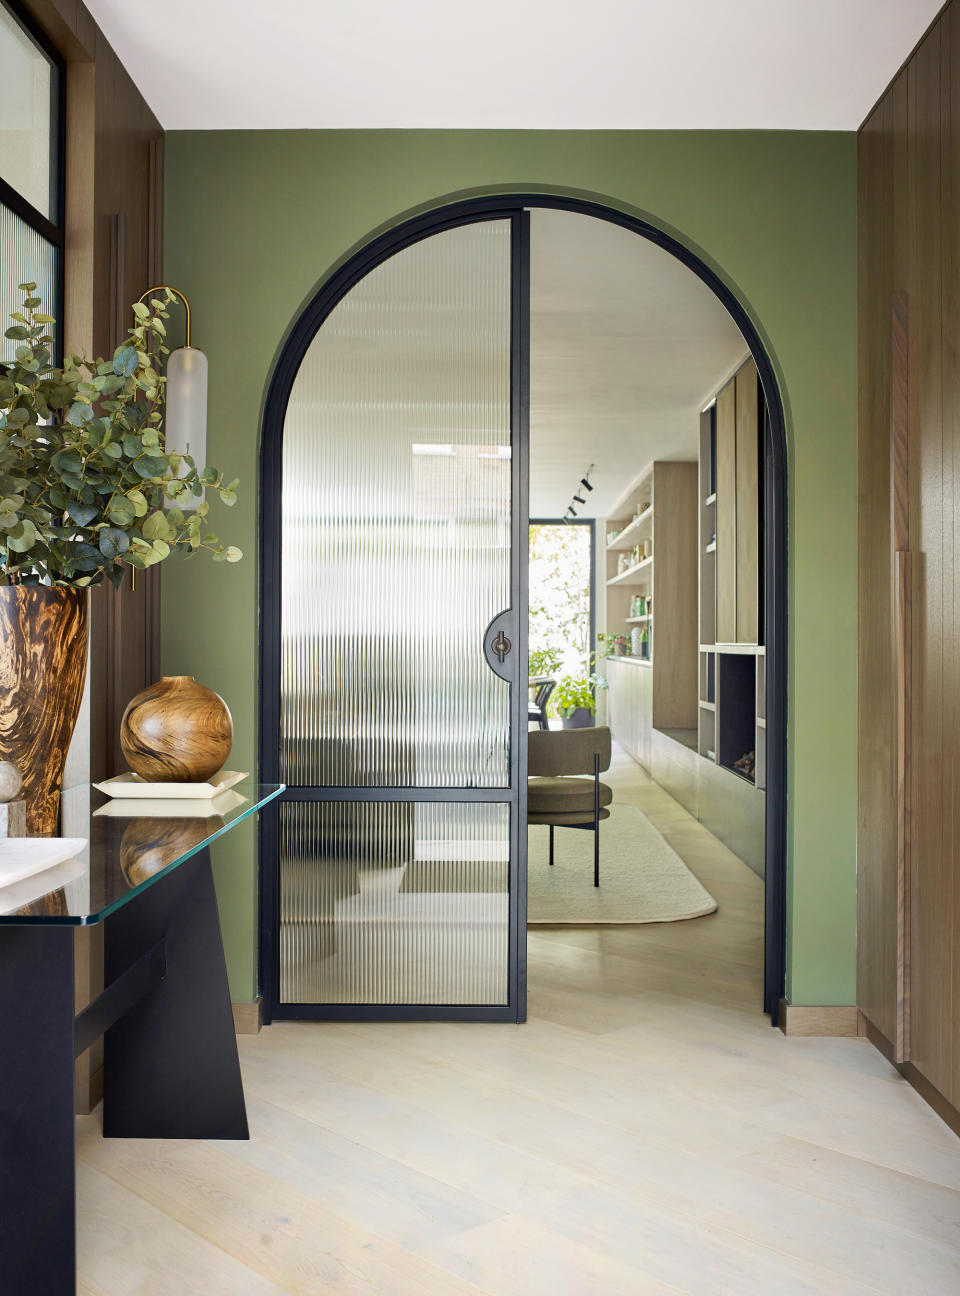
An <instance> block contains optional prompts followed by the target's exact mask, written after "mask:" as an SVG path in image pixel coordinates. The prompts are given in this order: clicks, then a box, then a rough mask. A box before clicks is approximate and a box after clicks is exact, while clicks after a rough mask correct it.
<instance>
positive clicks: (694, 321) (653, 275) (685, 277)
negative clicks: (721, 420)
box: [530, 208, 747, 517]
mask: <svg viewBox="0 0 960 1296" xmlns="http://www.w3.org/2000/svg"><path fill="white" fill-rule="evenodd" d="M746 354H747V347H746V343H745V342H744V340H743V338H742V336H741V334H740V332H739V330H738V329H737V327H736V325H735V324H734V323H733V321H732V320H731V319H730V316H729V315H728V314H727V312H726V310H725V309H724V308H723V306H721V304H720V302H719V301H718V300H717V298H716V297H715V296H714V295H713V293H712V292H711V291H710V289H709V288H707V287H706V286H705V285H704V284H703V283H702V282H701V281H700V280H699V279H698V278H697V277H696V275H695V274H694V273H693V272H692V271H691V270H688V269H687V267H686V266H684V265H683V264H681V262H679V261H678V260H677V259H676V258H675V257H673V256H671V255H670V254H669V253H668V252H664V251H663V250H662V249H661V248H658V247H657V246H656V245H655V244H654V243H651V242H649V241H648V240H647V239H644V238H640V237H639V236H638V235H636V234H634V233H633V232H632V231H631V230H626V229H623V228H622V227H620V226H618V225H613V224H611V223H610V222H609V221H605V220H598V219H596V218H594V217H590V216H581V215H577V214H575V213H572V212H565V211H552V210H549V209H543V208H541V209H534V210H533V211H532V213H531V217H530V513H531V516H532V517H560V516H562V515H563V513H565V512H566V509H567V505H568V504H569V503H570V499H571V496H572V495H573V492H574V489H575V488H576V486H577V483H578V481H579V479H580V477H581V475H582V474H583V472H584V471H585V470H586V469H587V468H588V467H589V465H590V464H591V463H592V464H594V465H595V467H594V470H593V472H592V474H591V480H592V481H593V483H594V486H595V489H594V490H593V491H592V492H589V493H588V492H584V491H581V492H580V493H581V494H582V495H584V496H585V498H586V501H587V503H586V505H585V506H579V505H577V506H575V507H578V508H579V509H580V513H579V516H581V517H605V516H606V515H607V513H608V512H609V509H610V506H611V505H612V504H613V503H614V502H615V500H616V499H617V498H618V496H619V495H620V494H621V493H622V492H623V491H624V490H625V488H626V487H627V486H628V485H629V484H630V482H631V480H632V479H633V478H634V477H635V476H636V475H637V473H638V472H639V471H640V469H641V468H643V467H644V466H645V465H646V464H647V463H649V462H650V460H652V459H655V458H659V459H695V458H696V457H697V448H698V440H699V418H698V416H699V412H700V410H701V409H702V408H703V406H704V404H705V403H706V401H707V400H708V399H709V397H710V396H712V395H713V393H714V392H715V391H716V389H717V387H718V386H719V385H720V384H721V383H722V382H723V380H724V379H725V378H726V377H727V376H728V375H729V374H730V373H732V371H733V370H734V369H735V368H736V366H737V365H738V363H739V362H740V361H741V360H742V359H743V358H744V357H745V356H746Z"/></svg>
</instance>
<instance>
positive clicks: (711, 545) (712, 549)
mask: <svg viewBox="0 0 960 1296" xmlns="http://www.w3.org/2000/svg"><path fill="white" fill-rule="evenodd" d="M703 552H704V553H716V552H717V542H716V540H711V541H710V543H709V544H708V545H707V547H706V549H704V551H703Z"/></svg>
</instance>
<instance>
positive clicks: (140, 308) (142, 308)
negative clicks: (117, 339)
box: [133, 302, 150, 319]
mask: <svg viewBox="0 0 960 1296" xmlns="http://www.w3.org/2000/svg"><path fill="white" fill-rule="evenodd" d="M133 313H134V315H136V317H137V319H149V318H150V311H149V310H148V308H147V306H146V305H145V304H144V303H143V302H134V303H133Z"/></svg>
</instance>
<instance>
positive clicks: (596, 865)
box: [593, 819, 600, 887]
mask: <svg viewBox="0 0 960 1296" xmlns="http://www.w3.org/2000/svg"><path fill="white" fill-rule="evenodd" d="M593 885H594V886H595V887H598V886H599V885H600V820H599V819H598V820H597V821H596V823H595V824H594V825H593Z"/></svg>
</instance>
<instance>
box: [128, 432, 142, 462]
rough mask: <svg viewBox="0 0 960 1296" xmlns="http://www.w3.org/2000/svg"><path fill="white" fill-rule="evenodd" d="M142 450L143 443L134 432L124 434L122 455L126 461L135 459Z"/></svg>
mask: <svg viewBox="0 0 960 1296" xmlns="http://www.w3.org/2000/svg"><path fill="white" fill-rule="evenodd" d="M142 449H143V443H142V442H141V440H140V438H139V437H138V436H137V435H136V433H134V432H124V434H123V453H124V454H125V455H126V456H127V458H128V459H136V457H137V455H138V454H139V453H140V451H141V450H142Z"/></svg>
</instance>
